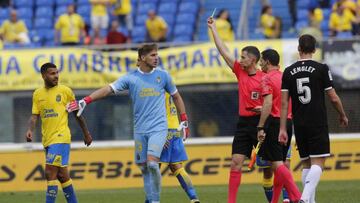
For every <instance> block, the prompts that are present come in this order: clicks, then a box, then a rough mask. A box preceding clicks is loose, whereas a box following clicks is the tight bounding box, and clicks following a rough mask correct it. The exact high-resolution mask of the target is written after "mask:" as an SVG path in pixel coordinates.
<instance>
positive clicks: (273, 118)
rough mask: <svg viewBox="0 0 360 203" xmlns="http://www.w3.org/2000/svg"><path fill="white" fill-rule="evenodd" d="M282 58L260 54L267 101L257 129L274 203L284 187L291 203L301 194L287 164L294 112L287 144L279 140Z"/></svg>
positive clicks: (287, 124) (274, 54)
mask: <svg viewBox="0 0 360 203" xmlns="http://www.w3.org/2000/svg"><path fill="white" fill-rule="evenodd" d="M279 61H280V56H279V54H278V53H277V51H275V50H274V49H267V50H265V51H263V52H261V59H260V66H261V69H262V71H264V72H266V73H267V74H266V75H265V76H264V77H263V78H262V82H261V88H262V90H261V95H262V96H263V98H264V103H263V104H262V109H261V116H260V120H259V124H258V126H257V128H258V140H259V142H262V145H261V148H260V150H259V155H260V157H262V158H263V159H264V160H267V161H270V162H271V166H272V169H273V171H274V186H273V195H272V200H271V202H273V203H277V202H278V200H279V196H280V193H281V191H282V188H283V187H285V188H286V191H287V192H288V194H289V197H290V200H291V201H293V202H297V201H299V200H300V196H301V194H300V192H299V189H298V188H297V186H296V184H295V182H294V179H293V177H292V175H291V173H290V171H289V169H288V168H287V167H286V166H285V165H284V161H285V160H286V155H287V152H288V149H289V146H290V144H291V135H292V120H291V117H292V115H291V112H289V113H288V115H287V123H286V130H287V132H288V134H289V135H290V137H289V139H288V142H287V143H285V145H282V144H281V143H280V142H279V141H278V136H279V128H280V108H281V103H280V102H281V96H280V95H281V77H282V72H281V71H280V70H279V69H280V66H279Z"/></svg>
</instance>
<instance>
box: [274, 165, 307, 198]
mask: <svg viewBox="0 0 360 203" xmlns="http://www.w3.org/2000/svg"><path fill="white" fill-rule="evenodd" d="M274 176H275V178H274V190H273V200H272V202H277V201H278V199H279V196H280V193H281V191H282V188H283V186H284V187H285V188H286V190H287V191H288V194H289V197H290V200H291V201H295V202H296V201H298V200H300V197H301V194H300V192H299V189H298V188H297V186H296V184H295V182H294V179H293V177H292V175H291V173H290V171H289V169H288V168H286V166H285V165H280V166H279V167H277V169H276V170H275V173H274ZM275 180H276V181H275Z"/></svg>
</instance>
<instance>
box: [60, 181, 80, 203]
mask: <svg viewBox="0 0 360 203" xmlns="http://www.w3.org/2000/svg"><path fill="white" fill-rule="evenodd" d="M61 187H62V189H63V192H64V195H65V198H66V201H67V202H68V203H77V199H76V194H75V191H74V187H73V185H72V180H71V179H69V180H68V181H66V182H65V183H62V184H61Z"/></svg>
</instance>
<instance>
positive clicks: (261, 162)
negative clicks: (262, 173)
mask: <svg viewBox="0 0 360 203" xmlns="http://www.w3.org/2000/svg"><path fill="white" fill-rule="evenodd" d="M286 159H287V160H290V159H291V146H290V147H289V150H288V151H287V155H286ZM256 165H257V166H258V167H259V168H268V167H270V166H271V162H270V161H266V160H263V159H262V158H261V157H260V156H259V155H257V156H256Z"/></svg>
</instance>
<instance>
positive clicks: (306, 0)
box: [296, 0, 310, 9]
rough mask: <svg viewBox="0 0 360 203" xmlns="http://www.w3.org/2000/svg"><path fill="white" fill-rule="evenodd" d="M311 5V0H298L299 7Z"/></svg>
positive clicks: (305, 7)
mask: <svg viewBox="0 0 360 203" xmlns="http://www.w3.org/2000/svg"><path fill="white" fill-rule="evenodd" d="M309 6H310V0H299V1H296V7H297V9H308V8H309Z"/></svg>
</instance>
